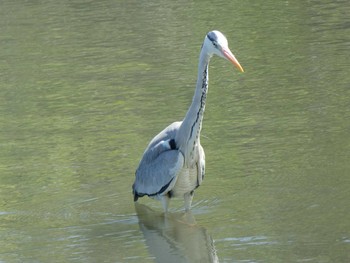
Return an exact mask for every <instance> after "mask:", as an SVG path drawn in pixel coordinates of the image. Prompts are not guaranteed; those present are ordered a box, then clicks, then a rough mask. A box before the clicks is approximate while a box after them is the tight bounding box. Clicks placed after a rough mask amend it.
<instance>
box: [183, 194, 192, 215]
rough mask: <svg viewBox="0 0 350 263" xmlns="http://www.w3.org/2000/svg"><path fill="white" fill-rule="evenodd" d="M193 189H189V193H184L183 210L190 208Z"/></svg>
mask: <svg viewBox="0 0 350 263" xmlns="http://www.w3.org/2000/svg"><path fill="white" fill-rule="evenodd" d="M193 195H194V191H191V192H189V193H186V194H185V195H184V198H185V211H186V212H187V211H190V209H191V204H192V199H193Z"/></svg>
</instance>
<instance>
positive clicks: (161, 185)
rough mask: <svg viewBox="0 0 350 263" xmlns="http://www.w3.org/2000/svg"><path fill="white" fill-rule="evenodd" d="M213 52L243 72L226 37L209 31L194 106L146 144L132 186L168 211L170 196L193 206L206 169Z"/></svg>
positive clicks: (192, 104) (203, 49)
mask: <svg viewBox="0 0 350 263" xmlns="http://www.w3.org/2000/svg"><path fill="white" fill-rule="evenodd" d="M214 54H215V55H217V56H219V57H222V58H225V59H227V60H229V61H231V62H232V63H233V64H234V65H235V66H236V67H237V68H238V69H239V70H240V71H241V72H244V71H243V68H242V66H241V65H240V64H239V62H238V60H237V59H236V58H235V56H234V55H233V54H232V52H231V51H230V49H229V47H228V42H227V39H226V37H225V36H224V35H223V34H222V33H221V32H219V31H216V30H215V31H211V32H209V33H208V34H207V35H206V36H205V38H204V42H203V45H202V48H201V52H200V55H199V64H198V78H197V84H196V89H195V92H194V96H193V99H192V103H191V106H190V108H189V109H188V111H187V113H186V116H185V118H184V119H183V120H182V121H178V122H174V123H172V124H170V125H169V126H168V127H166V128H165V129H164V130H162V131H161V132H160V133H159V134H158V135H156V136H155V137H154V138H153V139H152V140H151V142H150V143H149V145H148V146H147V148H146V150H145V152H144V153H143V156H142V159H141V161H140V163H139V165H138V168H137V169H136V173H135V182H134V184H133V186H132V191H133V195H134V201H135V202H136V201H137V199H138V198H139V197H142V196H145V195H147V196H149V197H152V198H155V199H159V200H161V201H162V205H163V208H164V210H165V212H166V211H167V210H168V204H169V199H170V198H172V197H183V198H184V201H185V210H186V211H188V210H189V209H190V208H191V203H192V198H193V194H194V190H195V189H196V188H197V187H198V186H200V185H201V183H202V180H203V177H204V172H205V155H204V150H203V147H202V146H201V144H200V131H201V128H202V120H203V114H204V109H205V101H206V98H207V92H208V65H209V61H210V58H211V57H212V56H213V55H214Z"/></svg>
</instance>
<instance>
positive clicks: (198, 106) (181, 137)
mask: <svg viewBox="0 0 350 263" xmlns="http://www.w3.org/2000/svg"><path fill="white" fill-rule="evenodd" d="M209 60H210V55H209V54H208V53H207V52H206V51H205V50H204V49H202V50H201V53H200V56H199V64H198V78H197V84H196V89H195V92H194V96H193V99H192V103H191V106H190V108H189V109H188V111H187V113H186V116H185V118H184V120H183V122H182V124H181V126H180V129H179V131H178V133H177V135H176V138H175V141H176V142H177V144H178V145H179V149H180V150H181V152H182V153H183V154H184V155H185V161H186V160H187V161H188V160H189V158H191V155H193V151H194V147H195V144H196V143H197V141H198V140H199V135H200V131H201V128H202V120H203V114H204V109H205V101H206V98H207V92H208V65H209ZM192 157H193V156H192Z"/></svg>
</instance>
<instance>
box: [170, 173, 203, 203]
mask: <svg viewBox="0 0 350 263" xmlns="http://www.w3.org/2000/svg"><path fill="white" fill-rule="evenodd" d="M197 185H198V177H197V168H183V169H182V170H181V172H180V174H179V176H178V178H177V180H176V183H175V185H174V188H173V189H172V190H171V192H172V195H173V196H175V197H183V195H184V194H186V193H189V192H191V191H193V190H194V189H195V188H196V187H197Z"/></svg>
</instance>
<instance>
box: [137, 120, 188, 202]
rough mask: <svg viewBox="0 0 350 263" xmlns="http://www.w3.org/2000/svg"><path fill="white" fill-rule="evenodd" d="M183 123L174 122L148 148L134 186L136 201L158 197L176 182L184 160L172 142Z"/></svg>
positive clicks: (138, 169)
mask: <svg viewBox="0 0 350 263" xmlns="http://www.w3.org/2000/svg"><path fill="white" fill-rule="evenodd" d="M180 125H181V122H174V123H172V124H170V125H169V126H168V127H166V128H165V129H164V130H163V131H161V132H160V133H159V134H158V135H157V136H155V137H154V138H153V140H152V141H151V142H150V143H149V145H148V147H147V148H146V150H145V152H144V154H143V156H142V159H141V161H140V164H139V167H138V168H137V170H136V178H135V182H134V184H133V187H132V188H133V193H134V199H135V201H136V200H137V198H138V196H143V195H149V196H156V195H159V194H161V193H164V192H167V190H168V189H171V188H172V186H173V185H174V184H175V182H176V177H177V175H178V173H179V172H180V170H181V168H182V167H183V163H184V158H183V155H182V153H181V152H180V151H178V150H177V149H176V145H175V147H173V146H174V145H171V144H170V142H171V141H173V142H175V141H174V138H175V135H176V132H177V130H178V128H179V127H180Z"/></svg>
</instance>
